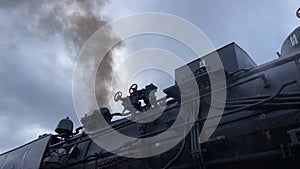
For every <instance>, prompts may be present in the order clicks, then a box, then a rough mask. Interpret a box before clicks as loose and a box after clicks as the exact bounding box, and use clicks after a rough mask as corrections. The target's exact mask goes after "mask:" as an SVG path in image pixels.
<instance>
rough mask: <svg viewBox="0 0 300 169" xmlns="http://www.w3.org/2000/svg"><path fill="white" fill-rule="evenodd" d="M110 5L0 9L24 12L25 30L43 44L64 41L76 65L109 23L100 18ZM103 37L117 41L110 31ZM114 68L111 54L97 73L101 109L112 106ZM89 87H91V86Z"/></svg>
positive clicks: (35, 4)
mask: <svg viewBox="0 0 300 169" xmlns="http://www.w3.org/2000/svg"><path fill="white" fill-rule="evenodd" d="M107 2H108V1H107V0H59V1H57V0H29V1H23V0H20V1H19V0H2V1H1V2H0V8H3V9H7V8H16V9H18V10H20V9H21V13H22V15H23V17H27V19H26V20H30V22H29V23H25V24H26V27H27V28H28V29H29V30H30V31H32V32H34V33H35V34H38V36H39V37H40V38H42V39H44V40H49V41H50V40H51V39H52V38H55V37H57V36H60V37H63V42H64V44H65V46H66V49H67V52H68V55H69V57H70V58H71V60H72V61H73V62H74V61H75V59H76V57H77V56H78V54H79V52H80V49H81V47H82V46H83V45H84V43H85V42H86V41H87V40H88V38H89V37H90V36H91V35H92V34H93V33H94V32H95V31H97V30H98V29H99V28H100V27H102V26H103V25H105V24H106V23H107V18H105V17H103V16H101V11H102V9H103V7H104V6H105V4H106V3H107ZM103 36H105V37H106V38H105V39H106V40H108V41H109V40H113V39H118V38H117V37H115V36H114V35H113V33H112V32H111V31H107V32H106V35H103ZM105 43H107V42H99V44H95V45H97V46H99V48H100V49H101V48H105ZM118 46H120V45H118ZM93 55H97V53H94V54H93ZM86 59H87V60H88V62H93V61H94V59H93V58H89V57H87V58H86ZM92 64H95V63H92ZM113 65H114V60H113V50H112V51H111V52H109V53H108V54H107V55H106V56H105V58H104V59H103V60H102V62H101V64H100V65H99V69H98V72H97V78H96V96H97V101H98V105H100V106H103V105H107V104H108V102H109V98H110V95H109V94H110V91H109V89H110V87H109V84H110V83H109V82H110V80H111V79H112V72H113ZM87 76H93V75H87ZM86 83H87V82H86ZM86 85H87V86H90V84H86Z"/></svg>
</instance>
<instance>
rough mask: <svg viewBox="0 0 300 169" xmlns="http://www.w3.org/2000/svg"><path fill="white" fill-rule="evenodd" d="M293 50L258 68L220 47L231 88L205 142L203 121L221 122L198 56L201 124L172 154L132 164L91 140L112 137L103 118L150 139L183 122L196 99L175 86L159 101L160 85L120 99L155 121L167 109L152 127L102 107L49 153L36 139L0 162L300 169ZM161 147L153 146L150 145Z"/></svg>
mask: <svg viewBox="0 0 300 169" xmlns="http://www.w3.org/2000/svg"><path fill="white" fill-rule="evenodd" d="M299 32H300V27H299V28H297V29H296V30H295V31H294V32H293V33H292V34H291V35H293V34H296V35H297V36H298V34H299ZM291 35H290V36H291ZM291 45H292V43H291V41H290V37H289V38H288V39H287V40H286V41H285V42H284V44H283V47H282V54H281V58H278V59H276V60H274V61H271V62H269V63H266V64H264V65H260V66H256V64H255V63H254V62H253V61H252V59H251V58H250V57H249V56H248V55H247V54H246V52H244V51H243V50H242V49H241V48H240V47H238V46H237V45H236V44H234V43H231V44H229V45H227V46H225V47H223V48H221V49H219V50H218V54H219V55H220V57H221V60H222V63H223V64H224V68H225V71H226V72H227V73H226V78H227V79H226V82H227V88H226V89H220V90H227V101H226V107H225V111H224V114H223V116H222V119H221V122H220V123H219V124H218V126H217V129H216V131H215V132H214V134H213V135H212V136H211V137H210V139H208V140H206V141H205V142H204V143H202V144H199V142H198V138H199V135H200V132H201V130H205V129H209V128H205V129H203V122H205V120H208V119H213V118H216V117H214V116H213V117H210V118H207V113H208V110H209V108H210V106H211V89H210V83H209V78H208V75H207V72H206V68H205V67H201V65H200V60H199V59H198V60H195V61H193V62H191V63H189V64H188V66H189V67H190V68H191V70H192V72H193V73H194V74H193V76H194V77H195V78H196V80H197V83H198V85H199V86H200V87H199V89H200V93H201V97H200V99H201V103H200V106H199V112H200V113H199V115H198V119H197V120H196V122H195V124H191V123H186V122H184V121H182V123H180V124H179V125H177V126H175V128H181V127H185V126H189V125H193V128H192V129H191V131H190V133H188V135H187V136H186V138H185V139H184V140H183V141H182V142H181V143H179V144H178V145H177V146H175V147H174V148H173V149H171V150H169V151H168V152H165V153H163V154H161V155H158V156H154V157H149V158H144V159H130V158H125V157H119V156H117V155H115V154H112V153H110V152H106V151H105V150H104V149H102V148H101V147H99V146H98V145H96V144H95V143H94V142H93V141H91V138H97V137H105V133H109V132H110V130H111V129H107V128H103V127H102V126H103V125H101V124H103V123H104V122H101V121H99V119H100V118H99V116H104V119H105V120H106V121H107V122H109V123H110V125H111V126H112V127H113V129H114V130H118V131H119V132H120V133H122V134H125V135H127V136H131V137H136V138H138V137H150V136H153V135H156V134H159V133H161V132H163V131H165V130H166V129H168V128H169V127H170V125H171V124H173V122H174V120H175V119H176V118H182V117H178V111H179V108H180V107H181V106H186V107H188V106H189V104H190V103H192V102H193V101H194V100H195V98H193V97H191V98H189V99H188V100H185V101H184V102H183V101H181V99H180V97H179V96H180V93H179V89H178V86H177V85H176V84H175V85H174V86H171V87H169V88H168V89H165V90H164V92H165V93H166V94H167V98H168V100H167V101H166V99H161V100H156V98H155V97H154V96H152V95H150V93H151V92H152V91H153V90H156V87H155V86H154V85H149V86H148V88H147V87H146V88H145V89H141V90H137V86H136V87H133V88H132V92H130V93H131V95H130V96H127V97H125V98H128V99H126V100H127V101H128V102H126V100H124V98H122V94H120V93H117V94H116V97H115V100H116V101H119V100H122V99H123V105H124V106H125V105H127V104H128V105H133V107H135V108H136V109H138V110H139V113H143V111H144V110H148V111H147V115H149V116H145V117H144V118H151V117H154V116H155V117H156V115H157V114H159V113H161V112H159V110H160V106H159V105H161V103H164V104H166V108H165V109H164V110H163V112H162V114H161V115H160V116H159V118H157V119H156V120H154V121H152V122H149V123H145V124H140V123H136V122H133V121H130V118H133V117H136V116H138V115H139V113H136V112H137V111H136V110H131V109H130V108H129V107H130V106H128V105H127V107H126V106H125V109H126V110H127V111H128V114H131V115H132V117H129V119H121V120H117V121H114V122H111V118H112V116H114V115H124V114H122V113H114V114H111V112H109V110H108V109H106V108H100V109H99V110H95V111H91V112H90V113H88V114H87V115H86V116H85V117H83V119H82V123H83V125H84V126H83V127H84V128H85V132H83V133H79V132H78V131H77V132H76V133H72V135H71V136H70V137H67V138H66V137H62V136H61V135H53V136H51V139H49V136H48V137H47V140H44V139H40V140H44V141H43V142H41V143H43V145H44V144H46V143H45V142H47V143H48V146H47V149H46V151H44V149H45V147H46V145H44V146H41V147H39V148H37V147H35V145H38V144H36V143H39V142H40V141H34V142H32V143H29V144H27V145H25V146H23V147H21V148H20V149H16V150H14V151H11V152H8V153H6V154H3V155H1V156H0V162H3V160H4V161H5V159H6V158H7V157H9V158H7V159H9V160H8V161H9V163H7V162H6V161H5V163H7V164H5V167H6V166H9V167H11V166H12V165H13V164H15V165H16V166H20V165H21V164H24V165H25V164H27V162H26V161H28V162H30V161H32V160H33V159H34V158H36V156H34V157H33V156H24V154H26V153H27V152H28V151H27V150H28V148H26V147H30V150H31V151H32V152H36V153H35V154H37V155H39V156H38V157H39V158H40V159H42V163H41V166H40V168H42V169H50V168H66V169H79V168H102V169H103V168H110V169H112V168H118V169H129V168H130V169H139V168H149V169H152V168H153V169H154V168H155V169H156V168H174V169H175V168H197V169H198V168H201V169H204V168H207V169H210V168H212V169H214V168H218V169H220V168H224V169H232V168H249V169H252V168H272V169H282V168H291V169H292V168H293V169H294V168H297V166H300V162H299V161H300V155H299V154H300V150H299V142H300V141H299V140H300V134H299V133H300V132H299V131H300V130H299V128H300V72H299V71H300V66H299V65H300V64H299V62H300V61H299V59H300V55H299V53H300V52H299V45H298V44H295V45H294V46H293V45H292V46H291ZM210 55H211V54H209V55H208V56H205V57H204V58H207V57H209V56H210ZM202 62H203V59H202ZM202 64H203V63H202ZM202 66H203V65H202ZM175 74H176V80H177V83H190V78H191V76H190V75H187V74H184V72H182V71H181V68H179V69H177V70H175ZM150 88H151V89H150ZM148 89H149V90H148ZM139 91H140V93H139V94H138V92H139ZM129 98H131V99H129ZM150 98H151V99H154V100H155V102H153V101H151V103H155V105H152V104H148V105H147V104H146V107H142V106H141V105H140V104H139V103H138V102H139V101H141V100H143V101H146V102H147V101H149V100H150ZM165 101H166V102H165ZM214 101H219V100H214ZM125 102H126V104H125ZM187 110H188V111H198V110H194V109H193V110H192V109H187ZM210 127H212V126H210ZM87 129H89V130H87ZM87 133H88V134H89V136H88V135H87ZM174 137H178V136H177V135H176V134H174V135H172V136H170V138H168V139H164V140H157V142H159V143H160V144H161V145H163V144H169V143H170V142H171V141H172V138H174ZM113 141H114V140H112V142H113ZM157 142H155V143H149V147H151V146H154V145H155V144H156V143H157ZM131 144H134V142H131V143H127V144H124V145H116V147H120V148H119V150H118V151H124V152H130V151H132V150H131V149H130V146H129V145H131ZM31 151H30V152H31ZM44 152H45V153H44ZM19 154H21V155H19ZM21 156H22V157H24V158H23V159H24V160H23V161H22V162H20V161H17V160H16V158H19V157H21ZM20 159H21V158H20ZM1 160H2V161H1ZM14 160H15V161H14ZM24 161H25V162H24ZM38 164H40V163H38ZM0 166H1V164H0ZM3 166H4V165H2V166H1V167H2V168H3ZM37 166H38V165H37V163H35V164H34V167H33V168H38V167H37ZM19 168H20V167H19Z"/></svg>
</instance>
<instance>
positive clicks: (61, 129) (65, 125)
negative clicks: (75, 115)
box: [55, 117, 73, 135]
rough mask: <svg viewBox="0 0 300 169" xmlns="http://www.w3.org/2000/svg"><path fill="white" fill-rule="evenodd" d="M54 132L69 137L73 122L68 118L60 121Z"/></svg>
mask: <svg viewBox="0 0 300 169" xmlns="http://www.w3.org/2000/svg"><path fill="white" fill-rule="evenodd" d="M55 132H56V133H58V134H67V135H71V134H72V133H73V122H72V121H71V120H70V119H69V117H67V118H65V119H62V120H60V121H59V123H58V125H57V127H56V129H55Z"/></svg>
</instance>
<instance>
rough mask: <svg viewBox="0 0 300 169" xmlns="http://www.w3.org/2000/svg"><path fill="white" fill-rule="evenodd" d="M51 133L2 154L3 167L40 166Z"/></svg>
mask: <svg viewBox="0 0 300 169" xmlns="http://www.w3.org/2000/svg"><path fill="white" fill-rule="evenodd" d="M49 139H50V135H48V136H43V137H41V138H39V139H37V140H34V141H32V142H30V143H28V144H26V145H23V146H21V147H19V148H16V149H14V150H11V151H9V152H6V153H4V154H1V155H0V168H1V169H35V168H39V167H40V164H41V161H42V159H43V155H44V152H45V150H46V147H47V144H48V142H49Z"/></svg>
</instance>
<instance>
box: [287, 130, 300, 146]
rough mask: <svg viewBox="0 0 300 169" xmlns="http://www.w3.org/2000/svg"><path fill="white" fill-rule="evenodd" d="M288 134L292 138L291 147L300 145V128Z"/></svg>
mask: <svg viewBox="0 0 300 169" xmlns="http://www.w3.org/2000/svg"><path fill="white" fill-rule="evenodd" d="M287 133H288V134H289V135H290V138H291V146H297V145H300V128H298V129H292V130H289V131H288V132H287Z"/></svg>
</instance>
